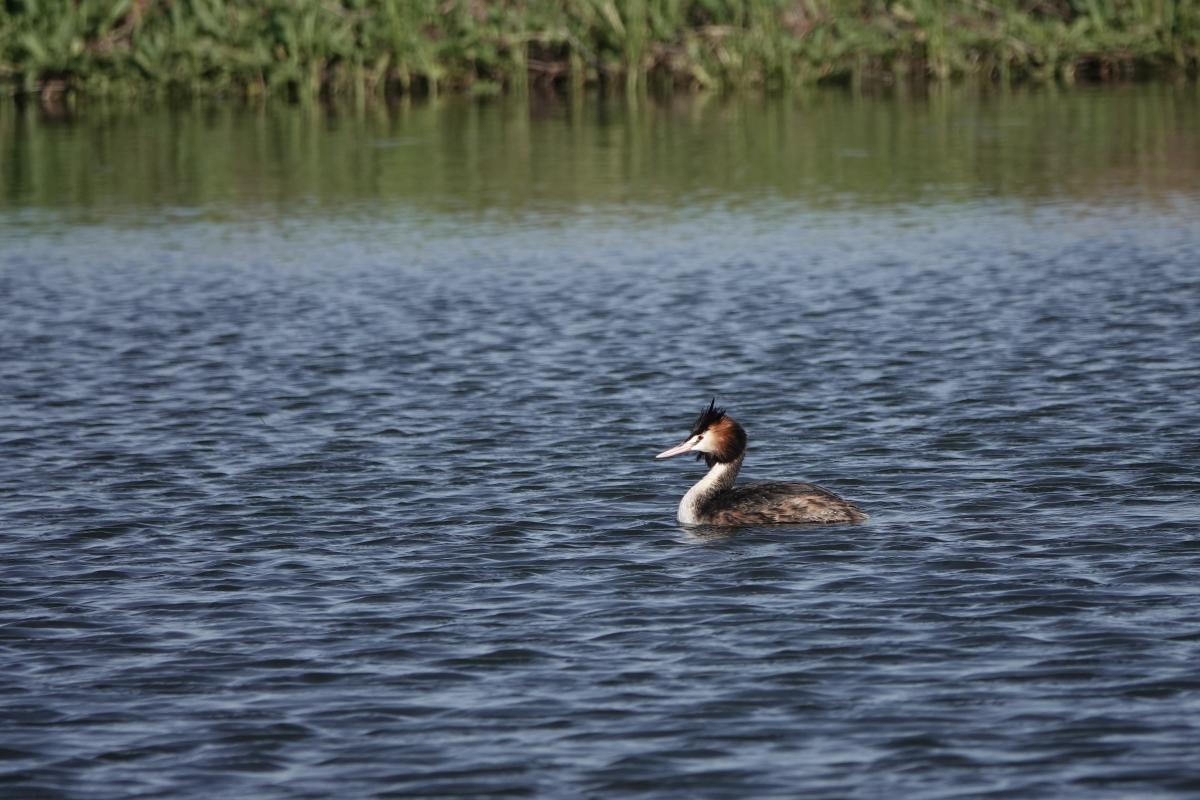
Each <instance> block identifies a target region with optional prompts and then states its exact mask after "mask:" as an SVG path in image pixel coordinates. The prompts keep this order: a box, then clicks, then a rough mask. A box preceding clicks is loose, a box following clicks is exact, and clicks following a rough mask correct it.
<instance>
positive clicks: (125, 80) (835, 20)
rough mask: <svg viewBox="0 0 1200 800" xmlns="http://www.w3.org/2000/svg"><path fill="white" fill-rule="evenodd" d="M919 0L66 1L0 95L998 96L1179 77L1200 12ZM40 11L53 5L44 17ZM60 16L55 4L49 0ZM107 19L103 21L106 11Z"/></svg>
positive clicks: (20, 17) (19, 30)
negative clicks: (837, 88)
mask: <svg viewBox="0 0 1200 800" xmlns="http://www.w3.org/2000/svg"><path fill="white" fill-rule="evenodd" d="M1012 5H1013V6H1014V8H1007V9H1001V8H999V7H998V6H997V5H996V4H987V3H975V4H970V5H969V6H968V5H967V4H963V5H962V6H961V7H959V8H957V9H953V10H947V9H945V8H944V7H943V6H942V4H934V3H931V2H927V1H926V0H911V1H910V2H909V3H907V4H901V3H894V4H882V3H880V4H874V3H866V2H851V0H811V1H810V2H807V3H795V4H786V3H780V2H770V1H768V0H747V2H744V3H731V4H729V5H728V6H723V7H721V8H719V9H717V10H713V9H711V8H709V7H708V6H701V5H700V4H687V3H679V2H674V3H672V2H667V1H666V0H624V2H620V3H616V2H611V0H610V1H609V2H596V3H591V4H585V3H580V4H560V3H551V2H546V1H545V0H534V1H533V2H529V3H526V4H524V5H516V4H512V3H508V2H502V3H495V4H482V3H474V4H472V3H463V2H446V3H441V4H438V3H435V2H431V1H430V0H394V1H393V2H386V1H384V0H377V1H376V2H369V3H361V2H353V0H328V1H327V2H319V0H300V1H298V2H295V3H289V4H279V3H272V2H266V1H265V0H260V1H259V2H251V3H237V2H234V0H211V2H209V3H205V4H199V5H197V4H159V3H153V2H149V0H133V2H131V3H128V4H124V5H123V6H122V4H118V9H120V8H121V7H124V9H125V10H124V11H123V12H122V13H119V14H117V15H115V16H114V15H113V14H112V13H111V9H110V10H108V11H104V10H103V9H98V8H93V7H92V6H91V5H89V4H75V3H73V2H70V1H69V0H63V2H61V3H57V4H55V3H48V4H45V6H43V7H42V10H41V11H40V13H39V12H26V11H20V12H18V11H13V10H5V8H4V7H3V6H0V94H4V95H9V96H17V97H26V98H29V97H33V98H40V99H41V100H42V101H43V102H57V101H58V98H61V97H63V96H67V95H80V96H89V97H123V98H129V99H143V98H155V97H177V96H191V97H242V98H248V99H253V98H256V97H283V98H287V99H292V100H296V99H305V98H315V97H339V98H340V97H345V98H364V99H371V98H374V99H387V98H393V97H398V96H433V97H436V96H437V95H439V94H443V93H449V94H466V95H472V96H491V95H500V94H521V93H528V92H547V93H570V92H577V91H580V90H584V89H587V90H592V91H596V90H598V91H602V92H606V93H609V92H611V93H617V94H621V93H626V94H628V93H642V92H652V93H668V92H673V91H684V92H694V91H718V92H738V91H746V90H751V91H762V92H768V93H778V92H786V91H787V90H789V89H790V88H792V87H798V86H818V85H838V84H845V85H864V84H879V85H885V86H886V85H900V84H904V83H924V82H947V81H956V80H963V79H977V80H981V81H983V82H987V83H995V84H1001V85H1017V84H1028V83H1032V84H1053V83H1058V84H1072V83H1076V82H1079V83H1093V82H1096V83H1107V82H1121V81H1130V80H1143V79H1147V78H1155V79H1178V78H1181V77H1182V78H1185V79H1190V80H1194V79H1195V78H1196V77H1197V75H1198V73H1200V7H1195V8H1193V7H1192V6H1191V4H1185V3H1177V2H1174V0H1163V2H1160V3H1147V4H1143V5H1142V6H1139V7H1138V9H1136V10H1135V9H1134V8H1132V7H1130V8H1125V7H1118V6H1119V5H1121V4H1118V3H1101V4H1092V6H1091V11H1090V12H1089V13H1082V12H1080V11H1076V10H1073V8H1072V7H1071V6H1070V4H1066V3H1063V4H1058V6H1062V8H1059V7H1058V6H1054V8H1055V9H1056V10H1053V11H1048V10H1046V9H1047V8H1049V7H1050V6H1049V5H1048V4H1045V3H1034V2H1030V0H1014V2H1013V3H1012ZM51 6H54V7H51ZM58 6H62V7H61V8H59V7H58ZM106 14H107V16H106Z"/></svg>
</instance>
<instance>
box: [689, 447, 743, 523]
mask: <svg viewBox="0 0 1200 800" xmlns="http://www.w3.org/2000/svg"><path fill="white" fill-rule="evenodd" d="M744 457H745V456H744V455H741V456H738V457H737V458H736V459H734V460H733V461H730V462H729V463H727V464H721V463H717V464H713V466H712V468H711V469H710V470H709V471H708V472H707V473H706V474H705V476H704V477H703V478H701V479H700V480H699V481H697V482H696V485H695V486H693V487H692V488H691V489H688V492H687V494H685V495H684V496H683V499H682V500H680V501H679V513H678V515H677V516H678V518H679V521H680V522H682V523H683V524H684V525H699V524H701V522H702V520H701V518H700V514H701V512H702V511H703V509H704V506H705V504H707V503H708V501H709V500H711V499H712V498H713V496H714V495H716V494H717V493H718V492H721V491H724V490H725V489H728V488H729V487H731V486H733V482H734V481H735V480H737V474H738V470H740V469H741V468H742V459H743V458H744Z"/></svg>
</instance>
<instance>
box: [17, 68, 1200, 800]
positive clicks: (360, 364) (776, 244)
mask: <svg viewBox="0 0 1200 800" xmlns="http://www.w3.org/2000/svg"><path fill="white" fill-rule="evenodd" d="M0 299H2V300H3V304H2V306H0V597H2V598H3V605H0V793H2V794H3V795H4V796H5V797H13V798H42V797H46V798H51V797H53V798H57V797H72V798H129V797H168V796H169V797H181V798H211V797H217V796H221V797H257V798H292V797H331V796H335V797H450V796H459V797H523V796H537V797H595V798H607V797H629V796H637V797H670V798H692V797H712V798H747V797H753V798H794V797H805V798H879V797H904V798H908V797H913V798H915V797H930V798H933V797H936V798H953V797H962V798H977V797H1013V798H1036V797H1085V796H1086V797H1089V798H1131V797H1137V798H1158V797H1181V798H1182V797H1195V796H1197V795H1198V794H1200V580H1198V578H1200V434H1198V432H1200V402H1198V400H1197V398H1198V397H1200V92H1198V91H1197V89H1196V87H1195V86H1190V87H1183V88H1178V87H1124V88H1117V89H1108V90H1103V91H1091V90H1079V91H1076V92H1039V93H1015V94H979V93H973V92H970V91H966V90H956V91H945V92H938V93H934V94H931V95H921V96H898V97H861V96H855V95H853V94H850V93H841V92H830V93H818V94H813V95H805V96H801V97H797V98H791V99H788V100H778V101H771V102H764V101H754V100H746V101H741V102H734V101H724V100H721V99H720V98H707V99H705V98H701V99H695V100H680V101H676V102H672V103H644V102H643V103H639V104H626V103H624V102H613V101H605V100H600V99H594V100H589V101H587V102H585V103H582V104H571V103H555V102H549V101H543V100H535V101H531V102H530V103H528V104H525V103H521V102H505V103H494V104H482V105H473V104H470V103H465V102H452V103H443V104H441V105H419V104H417V105H411V106H408V105H405V106H399V107H395V108H390V109H387V108H384V109H370V110H368V111H363V112H355V111H353V110H347V111H342V112H338V113H334V112H330V111H328V110H321V109H306V108H284V107H272V108H268V109H265V110H253V109H250V110H247V109H232V110H231V109H218V110H207V109H186V110H175V111H171V110H166V109H150V110H144V111H140V112H128V111H114V110H109V109H105V108H97V107H93V108H89V109H86V110H84V111H82V112H80V113H79V114H78V115H77V116H75V117H74V118H71V119H50V118H45V117H42V116H39V115H38V114H36V113H34V112H31V111H26V112H19V111H18V110H16V109H14V108H13V107H12V106H4V105H0ZM714 395H715V396H716V397H717V398H718V401H719V402H722V403H724V404H725V405H727V406H728V407H729V409H730V413H731V414H733V415H734V416H736V417H737V419H738V420H739V421H741V422H742V423H743V425H745V427H746V428H747V430H748V432H749V435H750V451H749V455H748V458H747V462H746V467H745V469H744V471H743V479H744V480H754V479H797V480H809V481H814V482H818V483H820V484H822V485H825V486H827V487H829V488H831V489H834V490H835V491H837V492H839V493H840V494H842V495H844V496H846V497H848V498H851V499H853V500H855V501H857V502H858V503H860V504H861V505H862V506H863V507H864V508H866V509H867V510H868V511H869V512H870V514H871V518H870V520H869V521H867V522H866V523H863V524H861V525H852V526H830V527H759V528H745V529H740V530H725V529H704V528H700V529H688V528H683V527H681V526H679V525H678V524H677V523H676V521H675V507H676V504H677V503H678V500H679V497H680V496H681V495H682V494H683V492H684V491H685V490H686V488H687V487H688V485H690V483H691V482H693V481H695V480H697V479H698V478H699V477H700V475H701V473H702V467H701V466H700V465H697V464H695V463H693V462H690V461H689V462H685V461H683V460H682V459H681V460H677V461H670V462H665V463H664V462H655V461H654V460H653V455H654V454H655V453H657V452H659V451H660V450H662V449H664V448H666V447H668V446H670V445H673V444H675V443H677V442H678V441H680V440H681V439H682V438H683V437H684V435H685V434H686V433H687V430H688V428H689V427H690V425H691V422H692V419H693V418H694V416H695V414H696V413H697V412H698V411H699V410H700V407H701V406H702V405H703V404H705V403H707V401H708V400H709V398H710V397H712V396H714Z"/></svg>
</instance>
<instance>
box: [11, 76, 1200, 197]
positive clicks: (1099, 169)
mask: <svg viewBox="0 0 1200 800" xmlns="http://www.w3.org/2000/svg"><path fill="white" fill-rule="evenodd" d="M1198 188H1200V95H1198V93H1197V88H1196V87H1195V86H1174V87H1173V86H1166V85H1148V86H1118V87H1108V88H1102V89H1094V90H1075V91H1066V92H1062V91H1053V90H1045V91H1032V92H1019V93H991V94H988V93H980V92H979V91H977V90H970V89H966V88H957V89H954V88H951V89H945V90H933V91H932V93H930V94H925V95H920V96H902V95H897V96H889V97H864V96H859V95H855V94H852V93H850V92H844V91H823V92H816V93H813V94H806V95H804V96H802V97H798V98H797V97H793V98H789V99H776V100H755V99H741V100H725V99H722V98H718V97H687V98H683V99H679V100H676V101H671V102H663V103H644V102H643V103H642V104H640V105H630V104H627V103H625V102H623V101H620V100H618V101H609V100H604V99H600V98H597V99H594V100H590V101H587V102H584V103H576V104H570V103H567V102H565V101H552V100H547V101H541V100H537V99H534V100H533V101H529V102H526V101H496V102H492V103H484V104H480V103H471V102H467V101H453V102H444V103H440V104H423V105H422V104H416V105H403V106H399V107H392V108H385V107H379V108H376V109H373V110H358V111H348V112H338V113H333V112H330V111H329V110H328V109H320V108H313V107H301V106H285V105H269V106H266V107H264V108H261V109H257V110H255V109H244V108H240V109H239V108H228V107H223V108H188V109H162V108H160V109H152V110H143V111H121V112H111V111H105V110H103V109H95V108H93V109H91V110H89V111H87V112H84V113H81V114H79V115H78V116H76V117H75V118H74V119H71V120H50V119H46V118H43V117H40V116H39V115H38V113H37V112H34V111H20V110H18V109H17V108H15V107H14V106H12V105H11V104H7V105H5V104H0V209H7V210H13V209H36V210H46V211H55V212H62V211H65V212H70V213H81V214H83V215H84V216H88V217H99V218H105V217H106V216H107V215H110V214H116V215H131V214H132V215H136V214H138V213H141V212H149V211H155V210H161V209H163V208H183V209H199V210H202V211H219V212H222V213H230V214H264V215H274V214H278V213H288V214H297V213H301V214H302V213H317V214H329V213H341V212H342V211H343V210H347V209H358V210H360V211H361V209H363V208H364V207H366V208H371V207H378V208H382V209H386V208H388V207H392V206H396V205H400V206H404V207H408V208H417V209H420V210H423V211H427V212H432V213H439V212H448V211H468V212H488V213H498V214H501V215H504V214H522V213H527V212H550V213H555V212H562V213H577V212H580V211H587V210H589V209H598V208H614V207H616V208H621V207H626V206H638V207H644V206H661V207H679V206H687V205H695V204H705V203H726V204H734V205H736V204H742V203H750V202H755V201H758V200H762V199H786V200H789V201H799V202H802V203H806V204H809V205H811V206H813V207H817V208H821V207H831V208H832V207H845V206H867V207H869V206H874V205H878V204H886V205H894V204H909V203H920V204H941V203H954V202H958V201H964V200H972V199H979V198H1012V199H1017V200H1022V201H1033V202H1040V201H1056V200H1069V201H1074V202H1084V203H1103V202H1106V201H1109V200H1119V201H1128V200H1130V199H1139V200H1146V199H1149V200H1151V201H1154V200H1158V199H1169V198H1170V197H1172V196H1176V195H1178V194H1180V193H1183V194H1187V195H1192V196H1194V194H1195V193H1196V192H1197V190H1198Z"/></svg>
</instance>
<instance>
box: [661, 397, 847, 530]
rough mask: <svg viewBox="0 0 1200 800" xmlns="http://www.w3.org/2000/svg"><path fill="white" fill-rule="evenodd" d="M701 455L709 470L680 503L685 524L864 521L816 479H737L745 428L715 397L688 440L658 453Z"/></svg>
mask: <svg viewBox="0 0 1200 800" xmlns="http://www.w3.org/2000/svg"><path fill="white" fill-rule="evenodd" d="M693 452H694V453H696V459H697V460H699V459H701V458H703V459H704V461H705V462H706V463H707V464H708V467H709V469H708V474H707V475H705V476H704V477H703V478H701V479H700V481H699V482H698V483H697V484H696V485H695V486H693V487H692V488H691V489H689V490H688V493H687V494H685V495H684V496H683V500H682V501H680V503H679V521H680V522H682V523H683V524H684V525H769V524H774V523H781V522H793V523H794V522H860V521H862V520H864V519H866V518H867V515H866V514H865V513H863V510H862V509H861V508H859V507H858V506H856V505H854V503H851V502H849V501H847V500H843V499H842V498H840V497H838V496H837V495H836V494H834V493H833V492H831V491H829V490H827V489H822V488H821V487H820V486H814V485H812V484H811V483H753V484H750V485H748V486H739V487H737V488H736V489H735V488H734V486H733V482H734V481H735V480H736V479H737V474H738V470H740V469H741V468H742V459H743V458H745V457H746V431H745V430H743V429H742V426H741V425H738V424H737V422H736V421H734V419H733V418H732V417H728V416H726V415H725V409H723V408H717V407H716V398H713V401H712V402H711V403H709V404H708V408H706V409H704V410H703V411H701V412H700V416H699V417H698V418H697V419H696V424H695V425H693V426H692V432H691V434H690V435H689V436H688V438H687V439H686V440H685V441H684V442H683V444H680V445H677V446H675V447H672V448H671V449H670V450H665V451H663V452H661V453H659V454H658V455H657V456H655V458H671V457H672V456H678V455H682V454H684V453H693Z"/></svg>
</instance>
